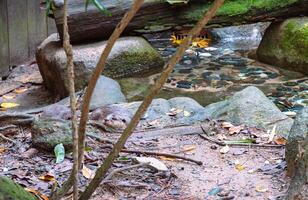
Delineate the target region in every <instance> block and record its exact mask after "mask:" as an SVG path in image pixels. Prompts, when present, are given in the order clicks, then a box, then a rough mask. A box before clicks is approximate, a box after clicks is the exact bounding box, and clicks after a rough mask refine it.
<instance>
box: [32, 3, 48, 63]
mask: <svg viewBox="0 0 308 200" xmlns="http://www.w3.org/2000/svg"><path fill="white" fill-rule="evenodd" d="M46 37H47V22H46V14H45V10H42V9H40V1H38V0H28V42H29V43H28V48H29V56H30V57H33V56H34V54H35V51H36V48H37V46H38V45H39V44H40V43H41V42H42V41H43V40H44V39H45V38H46Z"/></svg>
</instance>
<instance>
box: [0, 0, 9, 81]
mask: <svg viewBox="0 0 308 200" xmlns="http://www.w3.org/2000/svg"><path fill="white" fill-rule="evenodd" d="M6 1H7V0H0V77H3V76H6V75H7V74H8V72H9V61H10V59H9V57H10V55H9V37H8V27H7V2H6Z"/></svg>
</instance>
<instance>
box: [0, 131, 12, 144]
mask: <svg viewBox="0 0 308 200" xmlns="http://www.w3.org/2000/svg"><path fill="white" fill-rule="evenodd" d="M0 138H2V139H3V140H6V141H8V142H12V143H13V144H16V142H15V141H14V140H12V139H10V138H8V137H5V136H4V135H3V134H2V133H0Z"/></svg>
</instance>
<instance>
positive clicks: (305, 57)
mask: <svg viewBox="0 0 308 200" xmlns="http://www.w3.org/2000/svg"><path fill="white" fill-rule="evenodd" d="M257 55H258V59H259V60H260V61H263V62H265V63H269V64H272V65H275V66H277V67H281V68H285V69H289V70H293V71H297V72H302V73H304V74H308V17H298V18H291V19H287V20H285V21H283V22H275V23H272V24H271V25H270V26H269V27H268V28H267V30H266V31H265V34H264V37H263V39H262V41H261V44H260V46H259V48H258V51H257Z"/></svg>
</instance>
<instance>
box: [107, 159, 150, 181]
mask: <svg viewBox="0 0 308 200" xmlns="http://www.w3.org/2000/svg"><path fill="white" fill-rule="evenodd" d="M146 165H149V163H140V164H136V165H131V166H127V167H122V168H118V169H115V170H113V171H112V172H110V174H108V176H106V178H104V180H103V183H107V182H109V180H110V179H111V178H112V177H113V176H114V175H115V174H117V173H120V172H123V171H127V170H130V169H134V168H138V167H142V166H146Z"/></svg>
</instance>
